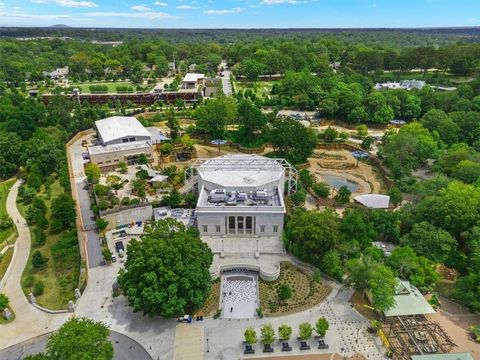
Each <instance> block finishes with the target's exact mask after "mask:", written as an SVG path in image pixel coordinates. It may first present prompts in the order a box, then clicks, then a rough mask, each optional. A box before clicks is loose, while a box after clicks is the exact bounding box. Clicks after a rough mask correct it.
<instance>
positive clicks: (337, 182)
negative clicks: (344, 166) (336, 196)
mask: <svg viewBox="0 0 480 360" xmlns="http://www.w3.org/2000/svg"><path fill="white" fill-rule="evenodd" d="M322 177H323V178H324V179H325V182H326V183H327V184H328V185H330V186H331V187H333V188H335V189H337V190H338V189H340V188H341V187H342V186H346V187H347V188H348V190H350V191H351V192H352V193H354V192H357V190H358V184H357V183H356V182H353V181H350V180H348V179H346V178H344V177H341V176H336V175H322Z"/></svg>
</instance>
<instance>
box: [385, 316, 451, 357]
mask: <svg viewBox="0 0 480 360" xmlns="http://www.w3.org/2000/svg"><path fill="white" fill-rule="evenodd" d="M381 331H382V332H383V334H384V335H385V337H386V339H387V340H388V344H389V346H388V347H389V350H391V351H392V352H393V359H394V360H410V357H411V356H412V355H427V354H433V353H435V354H442V353H449V352H450V351H451V350H452V348H453V347H455V346H456V344H455V343H454V342H453V340H452V339H451V338H450V336H449V335H448V334H447V333H446V332H445V330H443V329H442V327H441V326H440V325H439V324H438V323H437V322H433V321H429V320H428V319H427V318H425V317H424V316H396V317H392V318H388V319H387V321H386V322H385V324H383V325H382V328H381Z"/></svg>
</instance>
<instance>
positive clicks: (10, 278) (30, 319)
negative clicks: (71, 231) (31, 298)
mask: <svg viewBox="0 0 480 360" xmlns="http://www.w3.org/2000/svg"><path fill="white" fill-rule="evenodd" d="M19 186H20V180H18V181H17V182H16V183H15V184H14V185H13V186H12V188H11V190H10V192H9V193H8V198H7V213H8V215H9V216H10V217H11V218H12V220H13V222H14V224H15V225H16V226H17V232H18V238H17V242H16V243H15V248H14V252H13V257H12V261H11V263H10V267H9V270H8V271H7V273H6V274H5V276H4V278H3V279H2V284H1V285H0V292H2V293H4V294H5V295H7V296H8V298H9V299H10V307H11V308H12V310H13V312H14V313H15V320H14V321H12V322H11V323H8V324H5V325H1V334H2V335H1V336H0V349H2V348H4V347H7V346H10V345H13V344H16V343H18V342H21V341H24V340H27V339H30V338H31V337H34V336H38V335H39V334H44V333H46V332H50V331H52V330H56V329H58V327H60V326H61V324H63V322H64V321H65V320H67V319H68V317H69V316H70V315H71V314H55V315H54V314H47V313H45V312H43V311H41V310H38V309H37V308H35V307H34V306H32V305H31V304H30V303H29V302H28V300H27V297H26V296H25V294H24V293H23V290H22V287H21V286H20V281H21V279H22V273H23V269H24V268H25V265H26V264H27V261H28V256H29V254H30V243H31V238H30V230H29V229H28V226H27V224H26V222H25V219H24V218H23V217H22V216H21V215H20V212H19V211H18V209H17V203H16V200H17V195H18V187H19ZM0 358H2V357H1V356H0Z"/></svg>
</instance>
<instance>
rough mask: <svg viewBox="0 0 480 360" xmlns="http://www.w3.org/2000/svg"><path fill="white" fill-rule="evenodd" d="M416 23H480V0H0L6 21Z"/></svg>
mask: <svg viewBox="0 0 480 360" xmlns="http://www.w3.org/2000/svg"><path fill="white" fill-rule="evenodd" d="M54 24H66V25H69V26H75V27H121V28H366V27H368V28H371V27H390V28H392V27H393V28H399V27H400V28H411V27H447V26H480V0H0V26H51V25H54Z"/></svg>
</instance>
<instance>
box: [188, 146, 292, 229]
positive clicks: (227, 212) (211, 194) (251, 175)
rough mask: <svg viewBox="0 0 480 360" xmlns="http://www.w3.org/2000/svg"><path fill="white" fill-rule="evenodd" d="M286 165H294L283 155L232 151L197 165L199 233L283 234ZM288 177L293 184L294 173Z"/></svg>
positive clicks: (289, 167)
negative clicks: (260, 154) (238, 153)
mask: <svg viewBox="0 0 480 360" xmlns="http://www.w3.org/2000/svg"><path fill="white" fill-rule="evenodd" d="M200 161H202V160H200ZM287 168H288V169H289V170H290V169H293V168H292V167H291V165H290V164H288V162H286V161H285V160H283V159H270V158H266V157H263V156H258V155H245V154H242V155H233V154H230V155H225V156H222V157H217V158H213V159H208V160H204V161H203V163H201V164H199V165H198V166H197V167H196V173H197V176H196V180H197V184H196V187H197V191H198V195H199V196H198V202H197V207H196V214H197V221H198V229H199V230H200V233H201V234H202V235H208V236H245V237H254V236H256V235H260V236H272V237H278V238H280V236H281V234H282V231H283V220H284V214H285V203H284V199H283V194H284V187H285V180H286V175H285V174H286V169H287ZM293 171H295V170H294V169H293ZM287 180H290V184H291V183H292V182H293V181H294V179H293V178H292V177H290V178H289V179H287Z"/></svg>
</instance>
